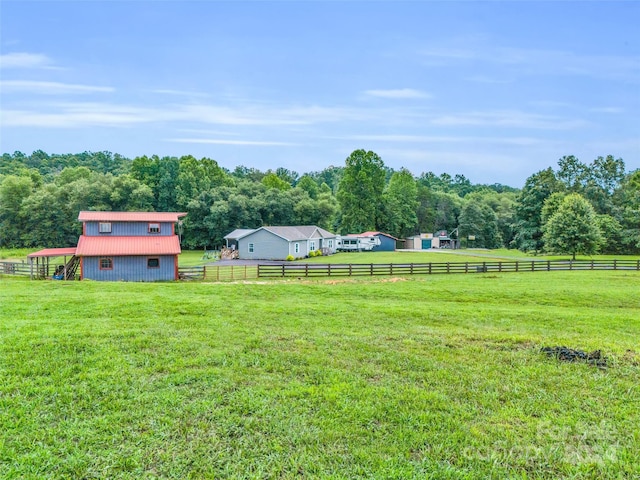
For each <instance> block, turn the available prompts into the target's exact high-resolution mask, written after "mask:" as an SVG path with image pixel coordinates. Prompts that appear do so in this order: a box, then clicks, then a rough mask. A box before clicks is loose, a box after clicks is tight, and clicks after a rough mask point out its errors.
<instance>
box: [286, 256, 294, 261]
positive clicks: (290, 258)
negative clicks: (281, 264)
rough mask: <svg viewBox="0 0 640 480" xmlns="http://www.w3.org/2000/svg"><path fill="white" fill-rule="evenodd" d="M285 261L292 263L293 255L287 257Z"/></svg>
mask: <svg viewBox="0 0 640 480" xmlns="http://www.w3.org/2000/svg"><path fill="white" fill-rule="evenodd" d="M286 260H287V262H293V260H294V258H293V255H287V258H286Z"/></svg>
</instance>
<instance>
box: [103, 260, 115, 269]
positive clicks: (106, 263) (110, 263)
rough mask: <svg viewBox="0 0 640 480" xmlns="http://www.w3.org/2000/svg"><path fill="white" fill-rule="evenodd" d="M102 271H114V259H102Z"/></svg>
mask: <svg viewBox="0 0 640 480" xmlns="http://www.w3.org/2000/svg"><path fill="white" fill-rule="evenodd" d="M100 270H113V258H101V259H100Z"/></svg>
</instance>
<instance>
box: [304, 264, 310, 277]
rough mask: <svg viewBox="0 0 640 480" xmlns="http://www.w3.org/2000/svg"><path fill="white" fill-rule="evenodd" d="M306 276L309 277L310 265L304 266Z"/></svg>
mask: <svg viewBox="0 0 640 480" xmlns="http://www.w3.org/2000/svg"><path fill="white" fill-rule="evenodd" d="M304 276H305V277H308V276H309V264H308V263H305V264H304Z"/></svg>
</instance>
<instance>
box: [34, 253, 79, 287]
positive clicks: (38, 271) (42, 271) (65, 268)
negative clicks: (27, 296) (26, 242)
mask: <svg viewBox="0 0 640 480" xmlns="http://www.w3.org/2000/svg"><path fill="white" fill-rule="evenodd" d="M75 255H76V247H67V248H45V249H44V250H39V251H37V252H34V253H30V254H29V255H27V258H28V259H29V265H30V276H31V279H32V280H33V278H34V277H35V278H47V277H49V276H50V259H51V258H64V264H63V265H62V268H60V266H58V267H56V271H55V274H54V276H58V275H61V276H62V277H61V279H62V278H64V279H65V280H69V279H70V278H71V277H75V273H76V269H77V268H78V258H77V257H76V256H75ZM67 257H71V259H70V260H69V261H68V262H67ZM34 259H35V261H36V262H35V271H34V264H33V260H34ZM40 259H42V264H41V263H40Z"/></svg>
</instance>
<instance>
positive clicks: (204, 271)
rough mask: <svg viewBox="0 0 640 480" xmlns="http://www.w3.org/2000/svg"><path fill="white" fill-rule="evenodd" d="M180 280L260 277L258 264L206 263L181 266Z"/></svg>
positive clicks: (215, 280) (219, 280)
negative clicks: (221, 265) (219, 264)
mask: <svg viewBox="0 0 640 480" xmlns="http://www.w3.org/2000/svg"><path fill="white" fill-rule="evenodd" d="M178 276H179V278H180V280H206V281H211V282H224V281H233V280H248V279H256V278H258V266H257V265H229V266H224V267H220V266H215V265H205V266H197V267H179V268H178Z"/></svg>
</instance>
